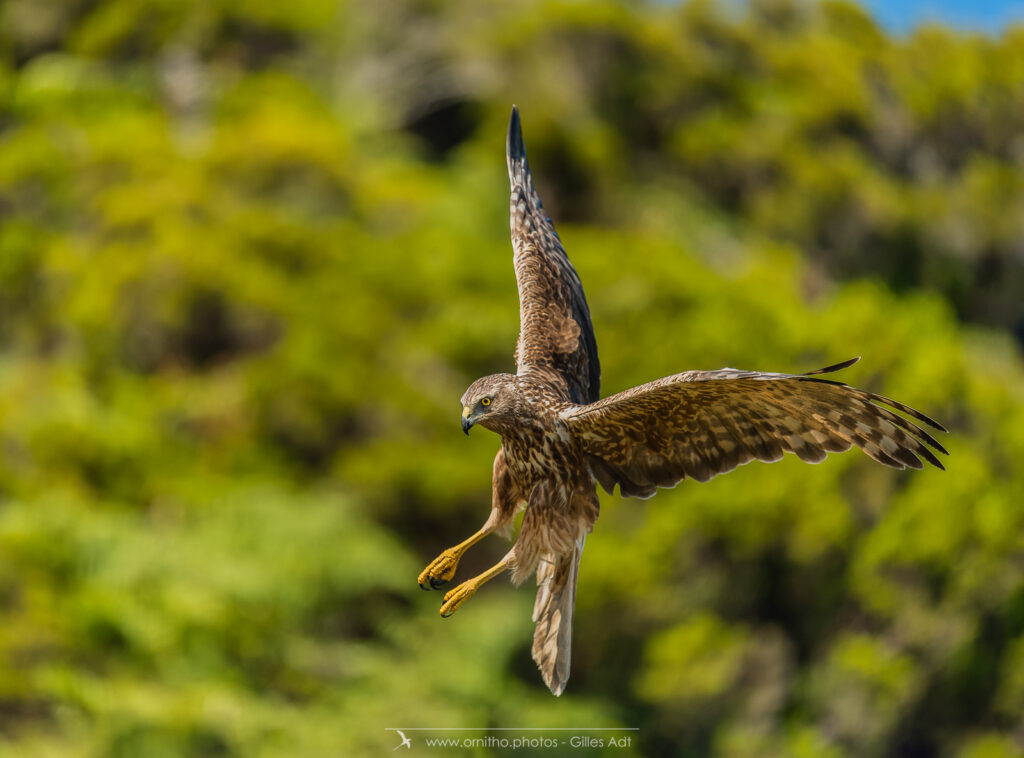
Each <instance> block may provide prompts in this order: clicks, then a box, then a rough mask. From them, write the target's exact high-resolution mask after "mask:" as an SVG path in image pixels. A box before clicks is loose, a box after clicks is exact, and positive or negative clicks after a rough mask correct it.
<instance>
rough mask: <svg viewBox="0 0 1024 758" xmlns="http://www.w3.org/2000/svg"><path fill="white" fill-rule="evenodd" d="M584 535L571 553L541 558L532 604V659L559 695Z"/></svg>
mask: <svg viewBox="0 0 1024 758" xmlns="http://www.w3.org/2000/svg"><path fill="white" fill-rule="evenodd" d="M585 540H586V538H585V537H580V538H579V540H578V541H577V542H576V547H575V549H574V550H573V551H572V553H570V554H568V555H562V556H554V555H551V554H550V553H549V554H547V555H545V556H544V557H543V558H541V561H540V563H539V564H538V566H537V600H536V601H535V603H534V605H533V620H534V622H535V623H536V624H537V627H536V629H535V630H534V634H533V660H534V661H536V662H537V667H538V668H539V669H540V674H541V677H543V679H544V683H545V684H546V685H547V686H548V689H550V690H551V692H552V693H554V694H555V695H561V694H562V690H564V689H565V683H566V682H567V681H569V663H570V658H571V657H572V617H573V612H574V610H575V607H576V580H577V578H578V576H579V567H580V556H582V555H583V543H584V542H585Z"/></svg>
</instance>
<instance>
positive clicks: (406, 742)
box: [391, 729, 412, 753]
mask: <svg viewBox="0 0 1024 758" xmlns="http://www.w3.org/2000/svg"><path fill="white" fill-rule="evenodd" d="M395 731H396V732H398V735H399V736H400V737H401V738H402V741H401V742H399V743H398V744H397V745H395V746H394V747H393V748H391V752H392V753H393V752H395V751H396V750H398V748H400V747H402V746H403V745H404V746H405V747H407V748H409V749H410V750H412V740H410V739H409V738H408V737H406V736H405V732H403V731H402V730H401V729H396V730H395Z"/></svg>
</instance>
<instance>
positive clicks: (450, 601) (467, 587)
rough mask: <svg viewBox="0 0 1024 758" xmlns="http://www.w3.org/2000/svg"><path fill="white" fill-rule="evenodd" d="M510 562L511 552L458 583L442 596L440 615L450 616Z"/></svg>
mask: <svg viewBox="0 0 1024 758" xmlns="http://www.w3.org/2000/svg"><path fill="white" fill-rule="evenodd" d="M511 562H512V553H511V552H510V553H509V554H508V555H506V556H505V557H504V558H502V559H501V561H500V562H499V563H497V564H495V565H494V566H491V567H490V568H489V569H487V570H486V571H485V572H484V573H482V574H480V575H479V576H474V577H473V578H472V579H468V580H466V581H465V582H463V583H462V584H460V585H459V586H458V587H456V588H455V589H453V590H451V591H450V592H449V593H448V594H447V595H445V596H444V603H442V604H441V615H442V616H451V615H452V614H453V613H455V611H457V610H458V609H459V606H460V605H462V604H463V603H464V602H466V601H467V600H469V599H470V598H471V597H473V595H474V594H475V593H476V591H477V590H478V589H480V587H481V586H482V585H483V584H484V582H488V581H490V580H491V579H493V578H494V577H496V576H497V575H498V574H500V573H501V572H502V571H504V570H505V569H507V568H508V565H509V563H511Z"/></svg>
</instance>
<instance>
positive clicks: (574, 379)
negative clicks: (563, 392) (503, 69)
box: [506, 107, 601, 403]
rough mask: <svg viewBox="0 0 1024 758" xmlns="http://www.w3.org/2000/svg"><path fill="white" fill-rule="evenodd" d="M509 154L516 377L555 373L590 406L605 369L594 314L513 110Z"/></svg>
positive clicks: (571, 393) (575, 396)
mask: <svg viewBox="0 0 1024 758" xmlns="http://www.w3.org/2000/svg"><path fill="white" fill-rule="evenodd" d="M506 151H507V157H508V177H509V182H510V183H511V185H512V197H511V208H510V209H511V222H510V223H511V228H512V247H513V250H514V253H515V255H514V262H515V269H516V281H517V284H518V286H519V340H518V342H517V343H516V366H517V369H518V372H519V373H520V374H523V373H526V372H528V371H530V370H532V369H553V370H554V371H556V372H557V373H558V375H559V376H561V378H562V379H563V380H564V381H565V383H566V385H567V390H568V397H567V398H566V399H567V400H570V401H571V402H573V403H592V402H594V401H595V400H597V399H598V397H600V383H601V366H600V364H599V363H598V359H597V342H596V341H595V339H594V327H593V326H592V325H591V323H590V309H589V308H588V307H587V299H586V297H585V296H584V294H583V285H581V284H580V278H579V276H577V275H576V271H575V269H573V267H572V264H571V263H569V258H568V256H567V255H566V254H565V250H564V248H563V247H562V243H561V241H560V240H559V239H558V234H556V233H555V228H554V227H553V226H552V225H551V219H549V218H548V217H547V215H546V214H545V213H544V208H543V206H542V205H541V202H540V197H539V196H538V195H537V191H536V190H535V189H534V186H533V176H532V175H531V174H530V167H529V165H528V164H527V162H526V148H525V147H524V146H523V134H522V131H521V129H520V126H519V111H518V110H517V109H516V108H515V107H513V108H512V117H511V119H510V120H509V125H508V142H507V145H506Z"/></svg>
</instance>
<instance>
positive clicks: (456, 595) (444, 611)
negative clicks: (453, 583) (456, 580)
mask: <svg viewBox="0 0 1024 758" xmlns="http://www.w3.org/2000/svg"><path fill="white" fill-rule="evenodd" d="M479 586H480V585H479V583H477V582H474V581H472V580H470V581H468V582H463V583H462V584H460V585H459V586H458V587H456V588H455V589H453V590H451V591H449V592H448V594H447V595H445V596H444V602H443V603H442V604H441V615H442V616H443V617H444V618H448V617H449V616H451V615H452V614H453V613H455V611H457V610H459V606H460V605H462V604H463V603H464V602H466V601H467V600H469V599H470V598H471V597H473V595H474V594H475V593H476V590H477V587H479Z"/></svg>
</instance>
